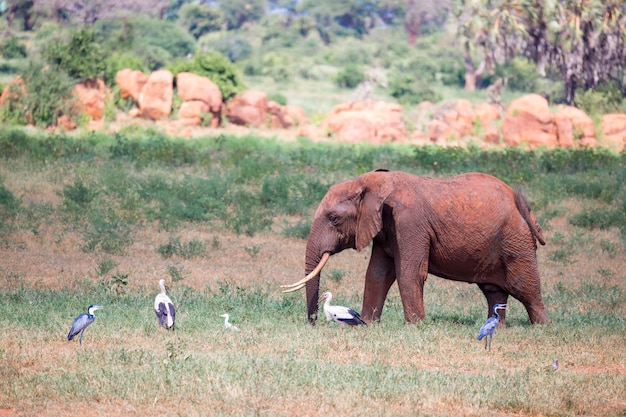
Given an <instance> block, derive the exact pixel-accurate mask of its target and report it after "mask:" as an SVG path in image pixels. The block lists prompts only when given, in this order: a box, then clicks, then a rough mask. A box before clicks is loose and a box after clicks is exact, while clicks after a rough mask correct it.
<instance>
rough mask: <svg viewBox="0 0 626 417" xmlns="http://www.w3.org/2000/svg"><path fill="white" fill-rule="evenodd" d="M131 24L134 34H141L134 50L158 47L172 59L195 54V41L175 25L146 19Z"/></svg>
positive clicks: (135, 20) (138, 19)
mask: <svg viewBox="0 0 626 417" xmlns="http://www.w3.org/2000/svg"><path fill="white" fill-rule="evenodd" d="M131 22H132V24H133V27H134V31H135V33H140V34H141V39H138V40H136V41H135V44H134V45H135V48H137V47H139V46H143V47H147V46H153V47H159V48H161V49H164V50H165V51H167V52H168V53H169V54H170V55H171V56H172V57H173V58H174V59H177V58H182V57H185V56H187V55H189V54H191V53H194V52H195V48H196V41H195V39H194V38H193V36H191V35H190V34H189V33H188V32H187V31H186V30H185V29H183V28H182V27H180V26H179V25H177V24H176V23H173V22H168V21H166V20H160V19H150V18H147V17H140V18H137V19H134V20H132V21H131Z"/></svg>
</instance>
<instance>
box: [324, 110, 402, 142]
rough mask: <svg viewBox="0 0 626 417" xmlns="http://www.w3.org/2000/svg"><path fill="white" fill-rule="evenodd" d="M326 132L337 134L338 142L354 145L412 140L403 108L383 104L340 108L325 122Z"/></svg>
mask: <svg viewBox="0 0 626 417" xmlns="http://www.w3.org/2000/svg"><path fill="white" fill-rule="evenodd" d="M322 129H324V130H326V131H327V132H328V133H336V134H337V140H339V141H341V142H350V143H355V142H368V143H372V144H381V143H388V142H396V141H406V140H407V138H408V130H407V128H406V124H405V123H404V119H403V114H402V107H401V106H399V105H398V104H395V103H388V102H382V101H378V102H375V101H371V100H366V101H360V102H353V103H345V104H340V105H338V106H336V107H335V109H334V110H333V112H332V113H331V114H330V115H329V116H328V117H327V118H326V119H324V121H323V122H322Z"/></svg>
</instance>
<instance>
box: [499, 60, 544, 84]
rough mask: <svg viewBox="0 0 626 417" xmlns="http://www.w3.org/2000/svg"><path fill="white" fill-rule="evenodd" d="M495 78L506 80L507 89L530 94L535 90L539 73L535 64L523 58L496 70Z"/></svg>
mask: <svg viewBox="0 0 626 417" xmlns="http://www.w3.org/2000/svg"><path fill="white" fill-rule="evenodd" d="M495 72H496V77H502V78H508V81H507V88H509V89H510V90H515V91H525V92H532V91H536V90H537V79H539V78H540V77H539V71H538V70H537V67H536V66H535V64H534V63H533V62H532V61H530V60H528V59H523V58H515V59H513V60H512V61H511V62H509V63H507V64H506V65H503V66H498V67H497V68H496V71H495Z"/></svg>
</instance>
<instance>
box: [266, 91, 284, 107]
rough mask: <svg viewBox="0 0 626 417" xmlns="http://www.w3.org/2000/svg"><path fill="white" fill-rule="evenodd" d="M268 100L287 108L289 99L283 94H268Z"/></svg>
mask: <svg viewBox="0 0 626 417" xmlns="http://www.w3.org/2000/svg"><path fill="white" fill-rule="evenodd" d="M267 99H268V100H270V101H274V102H276V103H278V104H280V105H281V106H286V105H287V97H285V96H284V95H282V94H281V93H272V94H268V96H267Z"/></svg>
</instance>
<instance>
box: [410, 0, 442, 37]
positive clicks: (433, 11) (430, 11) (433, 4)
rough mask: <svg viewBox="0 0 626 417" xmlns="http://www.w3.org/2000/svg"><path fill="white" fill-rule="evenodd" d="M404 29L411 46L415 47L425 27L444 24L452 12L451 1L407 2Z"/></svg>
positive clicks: (419, 0) (420, 0)
mask: <svg viewBox="0 0 626 417" xmlns="http://www.w3.org/2000/svg"><path fill="white" fill-rule="evenodd" d="M405 1H406V12H405V20H404V27H405V29H406V33H407V36H408V38H409V44H411V45H414V44H415V41H416V40H417V36H418V35H419V34H420V33H421V32H423V27H424V26H427V25H432V24H435V25H437V26H440V25H441V24H443V23H444V22H445V20H446V18H447V16H448V13H449V12H450V1H451V0H405Z"/></svg>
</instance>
